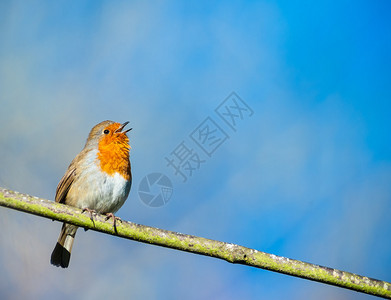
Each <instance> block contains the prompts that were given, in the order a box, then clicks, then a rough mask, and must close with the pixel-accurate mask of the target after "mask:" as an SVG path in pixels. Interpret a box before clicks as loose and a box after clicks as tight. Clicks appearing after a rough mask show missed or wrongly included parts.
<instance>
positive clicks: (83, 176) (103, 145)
mask: <svg viewBox="0 0 391 300" xmlns="http://www.w3.org/2000/svg"><path fill="white" fill-rule="evenodd" d="M128 123H129V122H125V123H123V124H120V123H116V122H113V121H103V122H101V123H99V124H98V125H96V126H95V127H94V128H92V130H91V132H90V134H89V136H88V139H87V142H86V145H85V146H84V149H83V150H82V151H81V152H80V153H79V154H78V155H77V156H76V157H75V158H74V160H73V161H72V162H71V164H70V165H69V167H68V169H67V171H66V172H65V175H64V176H63V177H62V179H61V180H60V183H59V184H58V186H57V190H56V202H58V203H63V204H67V205H71V206H75V207H78V208H81V209H83V210H87V211H89V212H91V216H92V212H97V213H102V214H106V215H108V216H111V217H113V218H114V226H115V217H114V215H113V213H115V212H117V211H118V210H119V209H120V208H121V206H122V205H123V204H124V202H125V200H126V198H127V197H128V194H129V191H130V186H131V183H132V174H131V169H130V161H129V150H130V146H129V138H128V137H127V135H126V133H127V132H128V131H130V130H131V129H132V128H130V129H128V130H124V128H125V126H126V125H127V124H128ZM77 228H78V227H77V226H75V225H71V224H67V223H64V224H63V225H62V229H61V232H60V236H59V238H58V241H57V244H56V247H55V248H54V250H53V253H52V256H51V260H50V262H51V264H53V265H55V266H61V267H62V268H67V267H68V265H69V260H70V258H71V250H72V245H73V241H74V239H75V235H76V231H77Z"/></svg>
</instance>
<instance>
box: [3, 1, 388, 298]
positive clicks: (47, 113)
mask: <svg viewBox="0 0 391 300" xmlns="http://www.w3.org/2000/svg"><path fill="white" fill-rule="evenodd" d="M390 6H391V5H390V2H389V1H355V2H354V3H353V2H351V1H338V2H330V1H316V2H308V1H306V2H304V1H302V2H299V1H231V2H224V3H214V5H211V4H210V3H209V2H202V1H199V2H192V3H190V2H189V3H187V2H186V3H182V2H171V1H167V2H165V1H163V2H158V3H155V2H154V3H152V2H143V1H139V2H133V1H111V2H109V1H84V2H82V3H81V2H78V1H71V2H69V1H67V2H65V1H56V2H49V1H37V2H34V3H26V2H24V1H1V3H0V40H1V46H0V104H1V109H0V123H1V128H2V130H1V131H0V166H1V168H0V185H1V186H5V187H7V188H11V189H14V190H17V191H20V192H24V193H29V194H32V195H36V196H40V197H44V198H48V199H54V195H55V189H56V185H57V183H58V181H59V180H60V178H61V177H62V175H63V174H64V172H65V170H66V168H67V166H68V164H69V163H70V161H71V160H72V159H73V157H74V156H75V155H76V154H77V153H78V152H79V151H80V150H81V149H82V147H83V145H84V142H85V139H86V138H87V135H88V132H89V130H90V129H91V128H92V126H94V125H95V124H97V123H99V122H100V121H103V120H106V119H112V120H115V121H118V122H124V121H127V120H129V121H130V124H131V127H133V131H132V132H131V133H130V141H131V145H132V151H131V161H132V167H133V178H134V181H133V186H132V191H131V194H130V196H129V198H128V200H127V202H126V203H125V205H124V206H123V208H122V209H121V210H120V211H119V212H118V216H120V217H121V218H123V219H125V220H130V221H133V222H136V223H141V224H145V225H150V226H156V227H159V228H164V229H168V230H174V231H179V232H182V233H188V234H194V235H198V236H203V237H207V238H212V239H217V240H222V241H226V242H232V243H238V244H241V245H244V246H247V247H252V248H256V249H258V250H261V251H266V252H269V253H273V254H276V255H282V256H287V257H290V258H295V259H299V260H304V261H308V262H312V263H316V264H320V265H325V266H329V267H333V268H338V269H342V270H346V271H350V272H354V273H359V274H361V275H365V276H369V277H374V278H377V279H382V280H386V281H391V272H390V270H391V255H390V253H391V239H390V235H391V220H390V210H391V185H390V180H391V139H390V133H389V129H390V127H391V126H390V125H391V118H390V113H391V102H390V99H391V89H390V87H391V76H390V75H391V74H390V73H391V71H390V70H391V43H390V42H391V26H390V25H391V24H390V23H391V21H390V18H389V11H390V8H391V7H390ZM232 91H235V92H236V93H237V94H238V95H239V96H240V97H241V98H242V99H243V100H244V101H245V102H246V103H247V104H248V105H249V106H250V107H251V108H252V109H253V111H254V115H253V116H252V117H251V118H246V119H245V120H243V122H241V123H240V124H239V125H238V128H237V131H236V132H233V131H232V130H231V131H230V129H229V128H227V127H225V128H224V129H225V130H227V133H228V134H229V136H230V138H229V139H228V140H227V141H226V142H225V143H224V144H223V145H222V146H221V147H219V148H218V150H216V152H215V153H214V154H213V156H212V157H211V158H208V160H207V162H206V163H205V164H203V165H202V166H201V167H200V169H199V170H197V171H196V172H194V174H193V176H192V177H191V178H189V179H188V181H187V182H186V183H182V181H181V178H180V177H178V176H175V175H174V173H173V171H172V169H170V168H168V167H167V166H166V163H165V160H164V157H166V156H168V155H169V154H170V152H171V151H172V150H174V148H175V147H176V146H177V145H178V144H179V143H180V142H181V141H182V140H188V139H189V134H190V133H191V132H192V131H193V130H194V129H195V128H196V127H197V126H198V125H199V124H200V123H201V122H202V121H203V120H204V119H205V118H206V117H208V116H209V117H212V118H214V117H215V116H216V115H215V113H214V109H215V108H216V107H217V106H218V105H219V104H220V103H221V102H222V101H223V100H224V99H225V98H226V97H227V96H228V95H229V94H230V93H231V92H232ZM189 145H191V146H194V148H195V145H194V144H189ZM151 172H162V173H164V174H166V175H167V176H169V177H170V178H171V180H172V183H173V185H174V194H173V196H172V198H171V200H170V202H169V203H168V204H167V205H165V206H163V207H161V208H150V207H148V206H146V205H145V204H143V203H142V202H141V201H140V199H139V197H138V194H137V188H138V185H139V183H140V181H141V179H142V178H143V177H144V176H145V175H147V174H149V173H151ZM0 226H1V228H2V230H1V231H0V268H1V270H2V272H1V275H0V298H1V299H21V298H24V299H25V298H29V299H52V298H53V297H54V296H55V297H56V298H57V299H69V298H71V297H80V298H82V299H103V298H105V297H110V296H113V295H115V296H118V297H119V298H130V297H131V298H133V299H181V298H184V297H186V298H189V299H202V298H203V299H303V298H304V299H372V298H373V297H372V296H367V295H360V294H357V293H355V292H352V291H348V290H343V289H339V288H336V287H332V286H326V285H323V284H319V283H315V282H310V281H306V280H302V279H298V278H293V277H289V276H285V275H281V274H276V273H272V272H269V271H264V270H259V269H254V268H250V267H245V266H239V265H231V264H229V263H226V262H223V261H218V260H216V259H212V258H208V257H201V256H197V255H193V254H188V253H180V252H178V251H174V250H170V249H165V248H160V247H155V246H150V245H144V244H140V243H136V242H132V241H127V240H122V239H117V238H113V237H110V236H106V235H103V234H99V233H96V232H91V231H88V232H84V231H83V230H79V232H78V234H77V238H76V242H75V245H74V248H73V254H72V259H71V265H70V268H69V269H67V270H62V269H58V268H54V267H52V266H51V265H50V264H49V258H50V254H51V251H52V250H53V247H54V245H55V242H56V239H57V237H58V234H59V231H60V228H61V224H60V223H58V222H52V221H50V220H46V219H41V218H38V217H35V216H31V215H27V214H22V213H19V212H16V211H12V210H9V209H5V208H0ZM373 299H374V298H373Z"/></svg>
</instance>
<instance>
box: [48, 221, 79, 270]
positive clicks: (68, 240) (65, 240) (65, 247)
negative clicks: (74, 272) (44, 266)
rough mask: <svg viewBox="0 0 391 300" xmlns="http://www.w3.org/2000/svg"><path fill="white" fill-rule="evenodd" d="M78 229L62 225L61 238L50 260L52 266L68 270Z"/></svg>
mask: <svg viewBox="0 0 391 300" xmlns="http://www.w3.org/2000/svg"><path fill="white" fill-rule="evenodd" d="M77 228H78V227H77V226H75V225H70V224H66V223H64V224H63V225H62V228H61V232H60V236H59V238H58V241H57V244H56V246H55V247H54V250H53V252H52V256H51V259H50V263H51V264H52V265H55V266H57V267H62V268H68V266H69V261H70V259H71V251H72V246H73V241H74V239H75V235H76V231H77Z"/></svg>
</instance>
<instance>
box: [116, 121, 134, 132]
mask: <svg viewBox="0 0 391 300" xmlns="http://www.w3.org/2000/svg"><path fill="white" fill-rule="evenodd" d="M128 124H129V122H128V121H127V122H125V123H123V124H121V127H120V128H118V129H117V130H116V131H115V133H117V132H121V133H127V132H128V131H131V130H132V129H133V128H130V129H128V130H125V131H122V130H123V129H124V128H125V126H126V125H128Z"/></svg>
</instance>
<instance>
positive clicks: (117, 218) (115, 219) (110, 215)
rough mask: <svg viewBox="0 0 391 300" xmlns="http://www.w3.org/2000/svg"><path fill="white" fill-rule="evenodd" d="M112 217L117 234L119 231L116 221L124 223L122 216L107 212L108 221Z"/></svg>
mask: <svg viewBox="0 0 391 300" xmlns="http://www.w3.org/2000/svg"><path fill="white" fill-rule="evenodd" d="M110 218H113V227H114V231H115V233H116V234H118V231H117V223H116V222H117V221H119V222H121V223H122V220H121V218H120V217H116V216H114V214H113V213H107V214H106V221H107V220H108V219H110Z"/></svg>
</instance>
